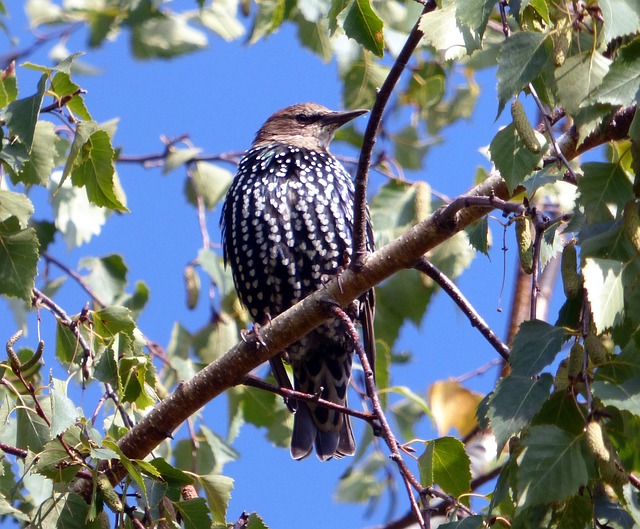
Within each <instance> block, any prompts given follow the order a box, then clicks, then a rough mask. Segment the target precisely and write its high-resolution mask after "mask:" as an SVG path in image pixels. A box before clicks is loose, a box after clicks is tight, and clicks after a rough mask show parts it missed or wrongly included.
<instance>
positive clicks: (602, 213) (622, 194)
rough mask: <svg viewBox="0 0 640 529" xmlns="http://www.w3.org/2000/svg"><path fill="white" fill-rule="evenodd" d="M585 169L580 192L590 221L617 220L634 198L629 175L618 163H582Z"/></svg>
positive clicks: (579, 183)
mask: <svg viewBox="0 0 640 529" xmlns="http://www.w3.org/2000/svg"><path fill="white" fill-rule="evenodd" d="M582 170H583V171H584V177H583V178H580V179H579V180H578V190H579V191H580V204H581V205H582V206H584V210H585V216H586V219H587V222H588V223H589V224H596V223H598V222H607V221H610V220H615V219H616V218H617V217H619V216H620V215H621V214H622V210H623V208H624V205H625V204H626V202H627V201H628V200H629V199H630V198H631V197H632V196H633V190H632V185H631V181H630V179H629V176H628V175H627V174H626V172H625V171H624V169H623V168H622V167H621V165H620V164H618V163H602V162H588V163H584V164H582Z"/></svg>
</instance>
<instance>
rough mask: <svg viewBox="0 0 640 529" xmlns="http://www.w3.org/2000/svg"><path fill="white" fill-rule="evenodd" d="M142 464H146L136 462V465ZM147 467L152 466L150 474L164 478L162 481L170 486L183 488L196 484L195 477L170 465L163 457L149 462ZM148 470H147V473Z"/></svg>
mask: <svg viewBox="0 0 640 529" xmlns="http://www.w3.org/2000/svg"><path fill="white" fill-rule="evenodd" d="M142 463H144V462H143V461H138V460H136V464H138V465H141V464H142ZM147 465H151V467H152V469H149V470H151V471H150V472H149V475H150V476H152V477H162V479H163V480H164V481H165V482H166V483H168V484H169V485H176V486H178V487H182V486H183V485H193V483H194V482H195V480H194V479H193V476H191V475H190V474H188V473H186V472H183V471H182V470H180V469H179V468H176V467H174V466H172V465H170V464H169V463H167V461H166V459H164V458H162V457H156V458H155V459H153V460H152V461H150V462H147ZM146 470H147V469H146V468H145V471H146Z"/></svg>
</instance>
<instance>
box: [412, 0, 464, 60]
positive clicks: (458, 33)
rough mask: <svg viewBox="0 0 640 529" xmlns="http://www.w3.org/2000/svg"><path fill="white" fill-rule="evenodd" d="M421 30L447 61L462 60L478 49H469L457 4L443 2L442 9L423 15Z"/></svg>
mask: <svg viewBox="0 0 640 529" xmlns="http://www.w3.org/2000/svg"><path fill="white" fill-rule="evenodd" d="M465 29H467V28H465ZM420 30H421V31H422V32H423V33H424V39H425V40H426V41H427V42H428V43H429V44H431V45H432V46H433V47H434V48H435V49H436V51H437V52H439V53H441V54H443V56H444V59H445V60H452V59H460V58H462V57H464V56H465V55H466V54H467V52H468V51H472V49H473V48H475V47H476V46H469V48H471V49H470V50H469V49H468V47H467V41H466V40H467V39H465V35H464V34H463V32H462V30H461V28H460V26H459V23H458V20H457V18H456V4H455V3H454V2H453V1H448V2H443V3H442V7H441V8H440V9H434V10H433V11H431V12H430V13H425V14H424V15H422V17H421V19H420Z"/></svg>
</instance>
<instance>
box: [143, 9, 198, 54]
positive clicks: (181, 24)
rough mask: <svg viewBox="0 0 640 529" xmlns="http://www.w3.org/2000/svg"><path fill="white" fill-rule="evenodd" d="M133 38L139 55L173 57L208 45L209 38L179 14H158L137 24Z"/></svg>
mask: <svg viewBox="0 0 640 529" xmlns="http://www.w3.org/2000/svg"><path fill="white" fill-rule="evenodd" d="M131 41H132V49H133V55H134V57H136V58H137V59H153V58H156V57H161V58H163V59H170V58H171V57H176V56H178V55H184V54H186V53H192V52H194V51H197V50H201V49H204V48H206V46H207V42H208V41H207V36H206V35H205V34H204V33H203V32H202V31H200V30H198V29H195V28H193V27H191V26H190V25H189V24H188V23H187V20H186V19H185V17H183V16H180V15H177V14H172V15H170V16H166V15H159V16H155V17H153V18H149V19H147V20H145V21H144V22H143V23H142V24H136V25H134V26H133V31H132V34H131Z"/></svg>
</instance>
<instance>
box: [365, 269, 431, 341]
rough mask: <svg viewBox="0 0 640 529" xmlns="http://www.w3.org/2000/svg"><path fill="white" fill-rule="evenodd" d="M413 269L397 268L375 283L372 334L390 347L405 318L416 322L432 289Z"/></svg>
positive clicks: (420, 319) (423, 312)
mask: <svg viewBox="0 0 640 529" xmlns="http://www.w3.org/2000/svg"><path fill="white" fill-rule="evenodd" d="M423 277H424V276H423V275H422V274H421V273H420V272H418V271H417V270H401V271H400V272H398V273H397V274H394V275H393V276H392V277H390V278H389V279H388V280H386V281H385V282H384V283H382V284H381V285H378V286H377V287H376V338H377V339H379V340H382V341H384V342H385V343H386V344H387V345H388V346H389V347H390V348H391V349H393V345H394V344H395V342H396V340H397V338H398V334H399V332H400V328H401V327H402V325H403V324H404V322H405V321H407V320H408V321H412V322H414V323H415V324H419V323H420V322H421V321H422V318H423V317H424V314H425V310H426V308H427V305H428V303H429V301H430V299H431V296H432V295H433V293H434V290H435V289H434V286H433V284H431V286H430V287H427V286H425V282H424V280H423Z"/></svg>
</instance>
